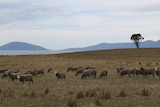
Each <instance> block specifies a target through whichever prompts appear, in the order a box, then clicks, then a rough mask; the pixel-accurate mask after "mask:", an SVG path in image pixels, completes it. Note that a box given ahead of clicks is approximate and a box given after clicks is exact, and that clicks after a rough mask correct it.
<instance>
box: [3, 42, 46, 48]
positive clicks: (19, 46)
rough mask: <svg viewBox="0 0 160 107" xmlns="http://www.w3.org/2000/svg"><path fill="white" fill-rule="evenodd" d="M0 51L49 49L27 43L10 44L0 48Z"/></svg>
mask: <svg viewBox="0 0 160 107" xmlns="http://www.w3.org/2000/svg"><path fill="white" fill-rule="evenodd" d="M0 50H48V49H45V48H43V47H41V46H37V45H33V44H29V43H25V42H10V43H8V44H5V45H3V46H0Z"/></svg>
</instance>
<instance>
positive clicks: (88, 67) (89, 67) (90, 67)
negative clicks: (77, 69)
mask: <svg viewBox="0 0 160 107" xmlns="http://www.w3.org/2000/svg"><path fill="white" fill-rule="evenodd" d="M87 69H96V67H92V66H87V67H86V68H85V70H87Z"/></svg>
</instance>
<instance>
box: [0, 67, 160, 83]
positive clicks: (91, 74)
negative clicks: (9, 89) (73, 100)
mask: <svg viewBox="0 0 160 107" xmlns="http://www.w3.org/2000/svg"><path fill="white" fill-rule="evenodd" d="M52 70H53V69H52V68H48V69H47V71H46V72H48V73H49V72H51V71H52ZM116 70H117V74H118V75H119V77H124V76H125V75H128V77H131V75H132V76H140V75H142V77H146V78H147V77H148V76H149V75H151V76H153V77H154V76H155V75H157V77H158V78H159V79H160V68H157V67H155V68H152V69H146V68H143V67H140V68H138V67H133V68H131V69H124V68H123V67H118V68H116ZM67 72H73V73H75V76H76V77H78V76H79V75H80V78H81V79H87V78H94V79H95V78H96V77H97V74H98V72H97V70H96V68H95V67H91V66H88V67H81V66H79V67H69V68H68V69H67ZM0 73H1V74H2V78H7V77H9V78H10V79H11V80H12V81H13V82H14V80H19V81H20V82H22V83H24V82H27V81H28V82H29V83H33V77H34V76H37V75H44V73H45V72H44V69H33V70H29V71H26V72H24V73H21V72H19V70H12V71H10V70H7V69H2V70H0ZM107 76H108V70H102V71H101V72H99V78H105V77H107ZM55 77H56V78H57V79H58V80H60V79H66V75H65V73H60V72H58V71H55Z"/></svg>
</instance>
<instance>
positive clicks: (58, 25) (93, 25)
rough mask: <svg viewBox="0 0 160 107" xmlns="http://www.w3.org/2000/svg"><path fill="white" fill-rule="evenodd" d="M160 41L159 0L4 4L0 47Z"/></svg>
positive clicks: (11, 0) (19, 0) (6, 0)
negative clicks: (134, 37) (15, 43)
mask: <svg viewBox="0 0 160 107" xmlns="http://www.w3.org/2000/svg"><path fill="white" fill-rule="evenodd" d="M134 33H140V34H141V35H142V36H143V37H144V38H145V40H154V41H157V40H159V39H160V0H0V45H4V44H6V43H8V42H12V41H20V42H27V43H32V44H35V45H40V46H43V47H45V48H47V49H52V50H59V49H66V48H74V47H85V46H90V45H95V44H98V43H102V42H105V43H122V42H131V41H130V37H131V35H132V34H134Z"/></svg>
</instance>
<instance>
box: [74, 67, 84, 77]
mask: <svg viewBox="0 0 160 107" xmlns="http://www.w3.org/2000/svg"><path fill="white" fill-rule="evenodd" d="M83 72H84V69H83V68H79V69H77V71H76V73H75V76H78V75H79V74H82V73H83Z"/></svg>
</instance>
